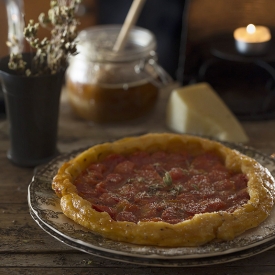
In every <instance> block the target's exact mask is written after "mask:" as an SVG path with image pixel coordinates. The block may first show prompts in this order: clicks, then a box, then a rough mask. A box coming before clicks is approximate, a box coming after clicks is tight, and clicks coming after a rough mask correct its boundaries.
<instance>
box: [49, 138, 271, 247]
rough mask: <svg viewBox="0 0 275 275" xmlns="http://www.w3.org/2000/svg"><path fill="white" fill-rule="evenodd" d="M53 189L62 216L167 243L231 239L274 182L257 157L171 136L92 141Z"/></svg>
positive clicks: (263, 203) (129, 238)
mask: <svg viewBox="0 0 275 275" xmlns="http://www.w3.org/2000/svg"><path fill="white" fill-rule="evenodd" d="M52 188H53V190H54V191H55V192H56V194H57V195H58V196H59V197H60V198H61V200H60V205H61V209H62V211H63V213H64V214H65V215H66V216H67V217H69V218H70V219H72V220H74V221H75V222H76V223H78V224H80V225H82V226H84V227H85V228H88V229H89V230H91V231H92V232H95V233H98V234H100V235H102V236H104V237H106V238H110V239H113V240H116V241H123V242H129V243H133V244H143V245H155V246H166V247H177V246H199V245H202V244H205V243H207V242H210V241H212V240H214V239H217V240H232V239H233V238H235V237H236V236H238V235H240V234H242V233H243V232H245V231H246V230H248V229H250V228H253V227H256V226H258V225H259V224H260V223H261V222H262V221H264V220H265V219H266V218H267V217H268V216H269V214H270V212H271V209H272V207H273V203H274V201H273V197H274V179H273V177H272V176H271V174H270V172H269V171H268V170H267V169H266V168H264V167H263V166H262V165H260V164H259V163H258V162H257V161H255V160H254V159H252V158H250V157H248V156H245V155H243V154H241V153H239V152H238V151H236V150H233V149H230V148H228V147H226V146H224V145H223V144H221V143H219V142H216V141H212V140H208V139H205V138H200V137H196V136H191V135H179V134H170V133H154V134H147V135H143V136H139V137H129V138H124V139H120V140H118V141H115V142H110V143H104V144H99V145H96V146H93V147H91V148H90V149H88V150H86V151H84V152H82V153H80V154H79V155H78V156H77V157H75V158H74V159H72V160H70V161H68V162H67V163H64V164H63V165H62V166H61V168H60V169H59V171H58V173H57V175H56V176H55V177H54V179H53V183H52Z"/></svg>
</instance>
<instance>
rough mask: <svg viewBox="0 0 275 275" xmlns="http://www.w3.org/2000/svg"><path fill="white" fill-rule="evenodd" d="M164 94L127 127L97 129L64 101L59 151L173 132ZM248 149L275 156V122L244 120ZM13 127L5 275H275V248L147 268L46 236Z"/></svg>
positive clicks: (3, 186)
mask: <svg viewBox="0 0 275 275" xmlns="http://www.w3.org/2000/svg"><path fill="white" fill-rule="evenodd" d="M167 95H168V92H167V91H166V92H165V93H163V94H162V95H161V98H160V100H159V102H158V105H157V108H156V110H155V112H154V113H153V114H152V115H151V116H149V117H148V118H147V119H146V120H141V121H136V122H132V123H130V124H124V125H117V126H114V125H106V126H102V125H101V126H99V125H92V124H91V123H87V122H84V121H82V120H79V119H77V118H75V117H74V116H73V115H72V113H71V110H70V108H69V106H68V104H67V101H66V94H65V93H64V96H63V97H62V101H61V111H60V122H59V139H58V147H59V150H60V152H61V153H63V152H70V151H72V150H74V149H77V148H81V147H84V146H88V145H90V144H92V143H94V142H102V141H105V140H110V139H114V138H120V137H123V136H126V135H138V134H142V133H145V132H163V131H168V129H167V128H166V127H165V123H164V118H165V103H166V99H167ZM243 126H244V128H245V130H246V132H247V134H248V136H249V137H250V142H249V144H248V145H250V146H253V147H254V148H256V149H258V150H260V151H262V152H264V153H266V154H268V155H270V154H272V153H273V152H275V121H274V120H269V121H258V122H244V123H243ZM8 148H9V136H8V123H7V121H6V120H5V119H2V120H0V167H1V173H0V274H1V275H19V274H20V275H24V274H32V275H36V274H44V275H46V274H49V275H53V274H54V275H59V274H66V275H76V274H77V275H78V274H79V275H84V274H87V275H88V274H93V275H96V274H98V275H99V274H121V275H122V274H123V275H126V274H131V275H135V274H160V275H161V274H163V275H164V274H187V275H188V274H243V275H244V274H250V275H251V274H261V275H267V274H270V275H271V274H275V261H274V253H275V248H274V249H270V250H268V251H266V252H263V253H261V254H258V255H255V256H253V257H250V258H246V259H243V260H238V261H234V262H231V263H225V264H222V265H221V264H219V265H212V266H205V267H203V266H199V267H188V268H178V267H174V268H170V267H169V268H168V267H167V268H166V267H164V268H163V267H150V266H149V267H147V266H141V265H136V264H128V263H123V262H118V261H112V260H106V259H103V258H99V257H95V256H92V255H89V254H85V253H83V252H80V251H78V250H75V249H72V248H70V247H69V246H67V245H65V244H63V243H61V242H59V241H57V240H56V239H54V238H53V237H52V236H50V235H49V234H47V233H45V232H44V231H43V230H42V229H41V228H40V227H39V226H38V225H37V224H36V222H35V221H34V220H33V219H32V218H31V216H30V214H29V208H28V204H27V187H28V184H29V182H30V180H31V178H32V175H33V169H30V168H21V167H17V166H14V165H13V164H12V163H11V162H10V161H9V160H8V159H7V158H6V153H7V149H8Z"/></svg>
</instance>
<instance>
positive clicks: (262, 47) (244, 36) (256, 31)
mask: <svg viewBox="0 0 275 275" xmlns="http://www.w3.org/2000/svg"><path fill="white" fill-rule="evenodd" d="M234 38H235V46H236V49H237V51H238V52H240V53H242V54H246V55H257V54H263V53H264V52H265V51H266V50H267V47H268V44H269V41H270V40H271V34H270V31H269V29H268V28H267V27H265V26H255V25H253V24H249V25H248V26H247V27H242V28H238V29H236V30H235V31H234Z"/></svg>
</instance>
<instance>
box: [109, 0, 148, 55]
mask: <svg viewBox="0 0 275 275" xmlns="http://www.w3.org/2000/svg"><path fill="white" fill-rule="evenodd" d="M145 1H146V0H134V1H133V3H132V5H131V7H130V10H129V12H128V14H127V16H126V19H125V21H124V23H123V26H122V28H121V30H120V33H119V35H118V37H117V40H116V42H115V45H114V47H113V51H115V52H119V51H121V50H123V49H124V46H125V44H126V42H127V38H128V34H129V32H130V30H131V28H132V26H134V25H135V23H136V21H137V19H138V16H139V14H140V12H141V9H142V7H143V5H144V3H145Z"/></svg>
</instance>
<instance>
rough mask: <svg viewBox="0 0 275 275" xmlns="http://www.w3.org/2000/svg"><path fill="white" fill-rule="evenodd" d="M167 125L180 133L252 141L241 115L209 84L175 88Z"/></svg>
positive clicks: (169, 101)
mask: <svg viewBox="0 0 275 275" xmlns="http://www.w3.org/2000/svg"><path fill="white" fill-rule="evenodd" d="M166 124H167V126H168V127H169V128H170V129H171V130H173V131H175V132H178V133H188V134H196V135H202V136H208V137H214V138H216V139H219V140H221V141H229V142H241V143H245V142H247V141H248V137H247V135H246V133H245V131H244V129H243V128H242V126H241V124H240V123H239V121H238V120H237V118H236V117H235V116H234V114H233V113H232V112H231V111H230V110H229V108H228V107H227V106H226V105H225V103H224V102H223V101H222V100H221V98H220V97H219V96H218V95H217V93H216V92H215V91H214V90H213V88H212V87H211V86H210V85H208V84H207V83H199V84H193V85H189V86H186V87H182V88H177V89H175V90H173V91H172V93H171V95H170V97H169V100H168V105H167V110H166Z"/></svg>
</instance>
